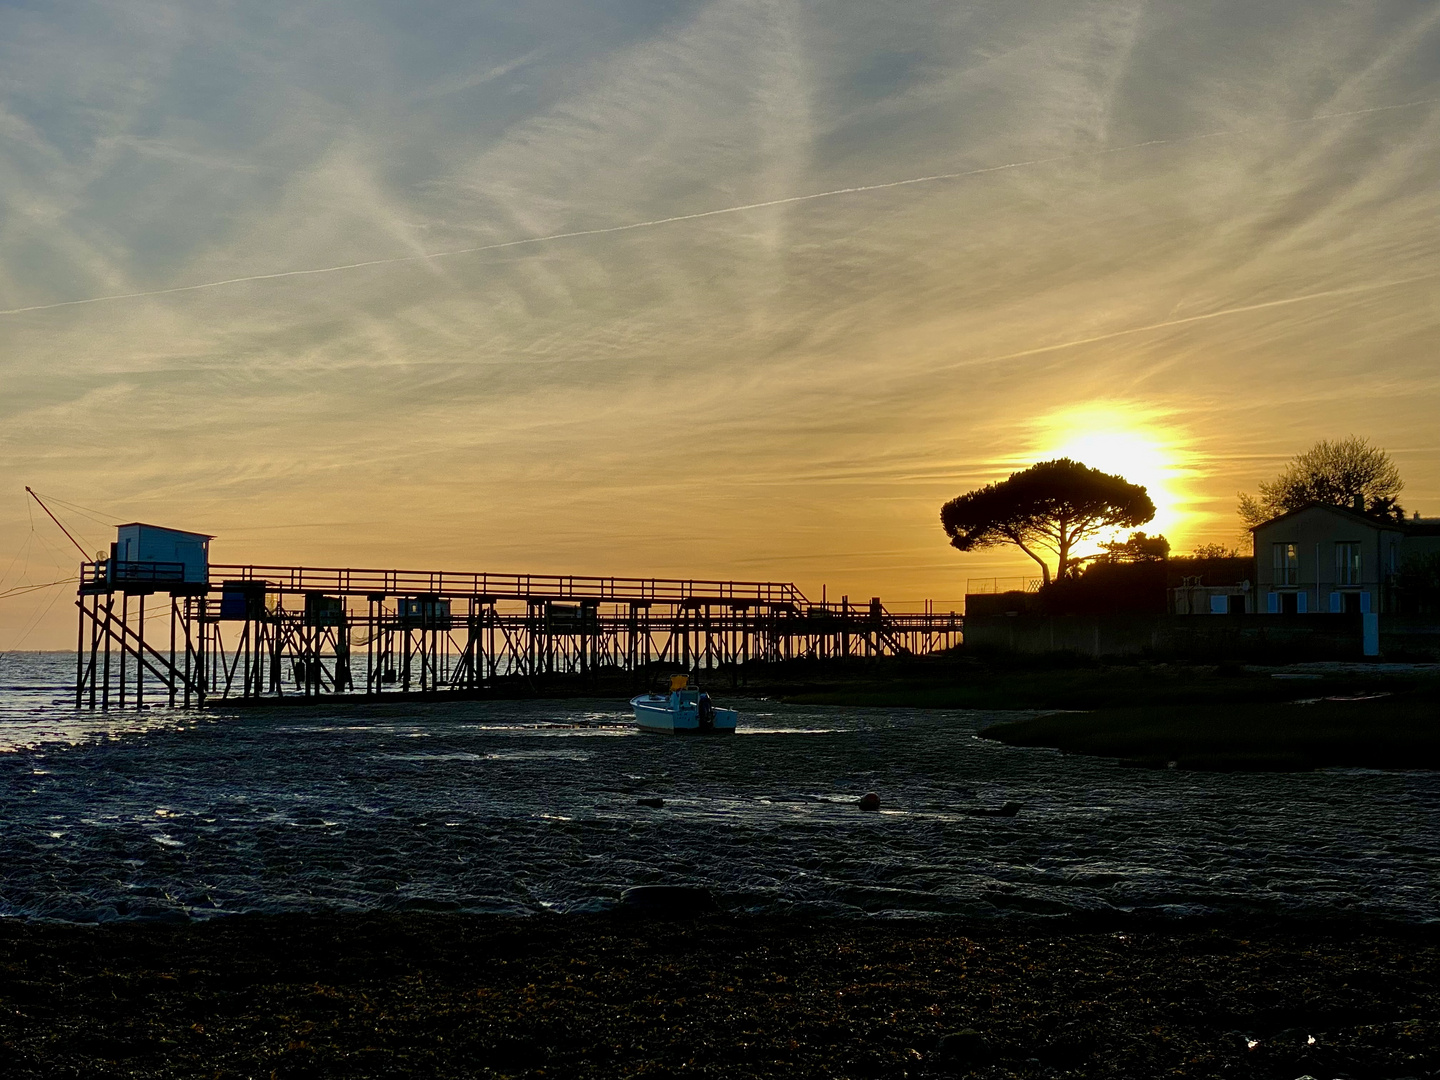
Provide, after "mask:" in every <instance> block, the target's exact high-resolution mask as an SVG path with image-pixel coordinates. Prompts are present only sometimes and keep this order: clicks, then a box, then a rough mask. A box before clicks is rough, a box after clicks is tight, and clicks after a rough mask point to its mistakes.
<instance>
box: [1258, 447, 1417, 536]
mask: <svg viewBox="0 0 1440 1080" xmlns="http://www.w3.org/2000/svg"><path fill="white" fill-rule="evenodd" d="M1404 487H1405V481H1403V480H1401V479H1400V470H1399V469H1398V468H1396V467H1395V462H1393V461H1391V460H1390V455H1389V454H1387V453H1385V451H1384V450H1382V449H1380V447H1378V446H1375V445H1373V444H1372V443H1371V442H1370V440H1369V439H1362V438H1358V437H1356V436H1354V435H1351V436H1350V437H1349V438H1346V439H1336V440H1335V441H1334V442H1331V441H1330V440H1328V439H1322V440H1320V442H1318V443H1316V444H1315V445H1314V446H1312V447H1311V448H1310V449H1309V450H1307V451H1305V453H1303V454H1297V455H1296V456H1295V457H1293V458H1291V460H1290V463H1289V464H1287V465H1286V466H1285V468H1283V469H1281V470H1280V475H1279V476H1277V477H1276V478H1275V479H1274V480H1271V481H1269V482H1268V483H1261V485H1260V495H1259V497H1258V498H1257V497H1256V496H1254V495H1249V494H1246V493H1245V492H1243V491H1242V492H1241V493H1240V508H1239V513H1240V518H1241V520H1242V521H1244V522H1245V524H1246V525H1247V526H1250V527H1253V526H1256V525H1259V524H1260V523H1261V522H1263V521H1269V520H1270V519H1271V518H1274V517H1279V516H1280V515H1281V514H1288V513H1289V512H1290V511H1292V510H1299V509H1300V508H1301V507H1302V506H1309V505H1310V504H1311V503H1324V504H1326V505H1328V506H1345V507H1353V506H1355V505H1356V504H1357V500H1358V503H1359V506H1360V508H1361V509H1362V510H1363V512H1365V513H1367V514H1372V515H1374V516H1375V517H1381V518H1386V519H1389V520H1392V521H1398V520H1401V519H1402V518H1403V517H1404V516H1405V514H1404V511H1403V510H1401V508H1400V504H1399V503H1398V502H1397V501H1396V499H1397V498H1398V496H1399V495H1400V491H1401V489H1402V488H1404Z"/></svg>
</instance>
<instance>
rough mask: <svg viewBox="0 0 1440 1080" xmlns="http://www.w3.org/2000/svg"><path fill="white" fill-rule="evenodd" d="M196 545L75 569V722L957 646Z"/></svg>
mask: <svg viewBox="0 0 1440 1080" xmlns="http://www.w3.org/2000/svg"><path fill="white" fill-rule="evenodd" d="M212 539H213V537H211V536H209V535H206V534H204V533H194V532H185V531H182V530H178V529H168V528H162V527H160V526H156V525H148V524H144V523H140V522H135V523H132V524H129V525H122V526H120V527H119V529H118V531H117V537H116V542H115V543H114V544H113V545H112V546H111V550H110V555H109V557H108V558H100V559H96V560H95V561H93V562H92V561H87V562H84V563H82V564H81V569H80V587H79V597H78V599H77V606H78V607H79V629H78V633H77V640H76V672H75V705H76V706H77V707H87V706H88V707H90V708H101V709H105V708H112V707H116V708H129V707H136V708H144V707H146V706H147V705H153V704H161V705H167V706H179V707H190V706H204V705H206V704H213V703H216V702H228V703H236V702H246V701H249V702H254V701H261V700H276V699H293V698H300V699H310V700H324V699H330V700H335V699H347V700H355V699H365V700H378V699H389V698H392V697H396V696H407V695H408V696H411V697H415V696H423V697H427V698H429V697H447V696H469V697H473V696H482V695H484V694H486V693H488V692H493V691H495V690H496V689H497V688H498V687H501V686H502V685H508V686H510V687H516V686H520V687H528V689H529V691H530V692H534V693H543V692H544V690H545V688H546V687H547V685H553V684H554V683H555V682H556V678H557V677H559V676H586V675H597V674H599V673H602V672H619V673H630V674H634V675H636V676H637V677H638V676H640V675H643V674H644V673H645V672H646V671H647V670H649V669H651V668H653V667H655V666H657V665H660V666H665V667H667V668H668V669H670V670H674V669H675V668H677V667H678V668H680V669H682V670H687V671H696V670H699V671H709V672H727V671H728V673H729V675H730V677H731V679H732V680H734V681H735V682H736V683H738V682H739V681H741V680H743V677H744V673H745V670H746V665H748V664H752V663H755V662H766V661H777V660H790V659H796V658H801V657H809V658H815V659H839V658H850V657H855V658H860V657H876V656H894V655H903V654H924V653H929V652H935V651H938V650H942V649H947V648H950V647H951V646H953V645H956V644H958V643H959V641H960V635H961V628H962V627H961V618H960V617H959V616H958V615H956V614H955V613H953V612H950V613H937V612H933V611H931V610H929V605H927V608H926V611H925V612H924V613H922V614H908V613H904V614H902V613H892V612H890V611H887V610H886V609H885V607H884V606H883V605H882V604H881V603H880V600H879V599H878V598H873V599H871V600H870V601H869V603H868V604H864V605H854V604H851V603H850V601H849V598H848V597H846V598H842V599H841V601H840V602H839V603H838V604H835V603H830V602H828V601H822V602H821V603H819V604H814V603H811V602H810V601H809V600H807V599H806V597H805V596H804V594H802V593H801V592H800V590H799V589H797V588H796V587H795V586H794V585H793V584H788V583H779V582H766V581H706V580H680V579H667V578H624V577H593V576H581V575H548V574H491V573H454V572H449V571H422V570H367V569H349V568H343V569H342V568H335V567H307V566H262V565H251V564H245V565H229V564H220V565H217V564H212V563H211V562H210V561H209V545H210V541H211V540H212Z"/></svg>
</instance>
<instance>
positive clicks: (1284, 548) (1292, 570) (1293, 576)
mask: <svg viewBox="0 0 1440 1080" xmlns="http://www.w3.org/2000/svg"><path fill="white" fill-rule="evenodd" d="M1273 547H1274V549H1275V584H1276V585H1298V584H1300V547H1299V545H1297V544H1275V545H1273Z"/></svg>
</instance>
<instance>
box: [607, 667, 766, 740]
mask: <svg viewBox="0 0 1440 1080" xmlns="http://www.w3.org/2000/svg"><path fill="white" fill-rule="evenodd" d="M689 684H690V679H689V677H688V676H685V675H675V676H673V677H672V678H671V679H670V693H668V694H642V695H641V696H640V697H635V698H631V699H630V706H631V708H633V709H634V710H635V723H636V724H638V725H639V727H640V730H641V731H658V732H660V733H662V734H665V735H730V734H733V733H734V731H735V723H736V721H737V720H738V719H739V716H738V714H737V713H736V712H735V710H734V709H717V708H716V707H715V703H714V702H713V701H711V700H710V695H709V694H707V693H704V692H703V691H700V690H692V689H690V687H689Z"/></svg>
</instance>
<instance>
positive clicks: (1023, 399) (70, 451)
mask: <svg viewBox="0 0 1440 1080" xmlns="http://www.w3.org/2000/svg"><path fill="white" fill-rule="evenodd" d="M1437 36H1440V18H1437V13H1436V12H1435V10H1434V6H1433V5H1431V4H1426V3H1423V2H1420V0H1383V2H1381V3H1378V4H1374V5H1362V6H1356V5H1350V4H1345V3H1342V2H1340V0H1319V2H1306V3H1300V2H1299V0H1296V2H1293V3H1276V4H1267V5H1260V6H1256V5H1253V4H1246V3H1241V2H1240V0H1219V2H1217V3H1215V4H1211V5H1205V6H1204V7H1197V6H1196V5H1193V4H1185V3H1181V2H1180V0H1150V2H1149V3H1139V2H1133V3H1132V2H1121V3H1113V2H1104V3H1101V2H1095V3H1078V4H1068V3H1067V4H1058V3H1041V4H1034V5H1015V4H1008V3H1003V2H1001V0H981V2H978V3H973V4H966V5H930V4H923V3H901V4H898V5H889V6H887V7H885V8H884V9H877V8H875V7H874V6H873V5H862V4H857V3H848V2H847V3H827V4H824V5H821V4H818V3H806V2H802V0H785V2H779V0H777V2H762V0H703V2H692V3H687V4H677V5H664V6H663V10H662V7H657V6H653V5H628V4H615V5H599V6H581V5H572V4H565V3H560V2H559V0H545V2H537V0H524V2H521V3H518V4H516V3H512V4H507V5H497V4H480V5H458V4H447V3H439V2H437V3H426V4H422V5H418V6H416V7H414V8H413V9H409V10H407V13H406V16H405V17H404V18H403V19H402V18H400V17H398V16H397V15H396V13H395V11H394V10H392V9H388V8H385V7H383V6H379V5H366V4H361V5H347V6H343V7H339V8H337V7H335V6H332V5H309V4H301V5H284V6H281V5H274V6H266V5H252V6H249V7H246V8H221V9H207V10H206V11H205V12H203V13H202V12H200V11H198V10H197V9H194V8H192V7H188V6H185V5H179V4H175V3H170V2H165V0H147V2H145V3H140V4H135V5H126V6H124V7H123V8H115V7H113V6H112V7H108V8H107V7H104V6H102V5H93V4H80V5H72V6H68V7H67V6H60V7H56V6H50V7H41V8H35V9H32V10H29V11H21V10H19V9H16V8H14V7H11V8H7V9H3V10H0V309H4V311H6V312H7V313H8V314H6V315H4V317H0V416H3V418H4V424H3V428H0V472H3V474H4V475H9V476H14V477H19V478H21V480H20V482H22V483H24V482H29V483H32V484H33V485H34V486H36V487H37V488H39V489H40V490H42V491H54V492H56V493H57V494H59V495H60V496H61V497H62V498H66V499H69V500H71V501H73V502H76V503H79V504H84V505H89V506H102V507H107V508H114V509H115V511H116V513H117V516H123V517H150V518H157V519H160V520H166V521H174V522H176V523H177V524H180V525H182V526H183V525H186V524H189V525H193V526H195V527H200V528H205V529H207V530H210V531H215V532H217V533H219V534H220V539H219V540H217V550H218V551H220V552H222V553H224V557H226V558H255V559H267V560H281V561H288V560H295V561H306V560H308V561H314V562H324V563H332V564H333V563H335V562H338V561H351V562H355V563H357V564H358V563H366V564H371V565H374V564H376V563H383V562H395V563H397V564H399V563H404V564H409V565H422V564H426V563H433V564H436V565H446V566H451V567H467V566H473V567H475V568H477V569H483V568H487V567H495V568H501V569H522V570H523V569H534V570H537V571H542V570H555V571H572V572H583V571H587V570H588V571H593V572H601V573H656V574H661V573H682V574H703V575H712V576H713V575H723V574H727V573H734V574H737V575H743V576H745V577H755V576H767V575H773V576H777V577H782V578H786V579H788V578H790V577H791V576H796V577H799V578H800V579H801V581H800V583H801V584H802V586H805V587H807V588H817V591H818V585H819V584H820V583H821V582H825V583H827V584H828V585H830V586H831V588H832V591H836V590H838V591H841V592H848V593H850V594H851V595H855V596H861V595H863V596H866V597H868V596H870V595H873V594H875V593H879V594H881V595H882V596H908V597H919V596H924V595H932V596H947V595H948V596H955V595H959V594H961V593H963V590H964V587H965V578H966V577H967V575H971V574H977V575H978V574H979V573H981V572H982V564H980V563H979V562H976V561H966V560H965V559H964V558H962V557H960V556H958V555H955V554H953V553H952V552H951V551H950V550H949V549H948V548H946V547H945V546H944V538H943V535H941V534H940V532H939V529H938V527H937V525H936V523H935V514H936V508H937V507H938V505H939V503H940V502H941V501H943V500H944V499H945V498H948V497H950V496H952V495H954V494H957V493H958V492H959V491H961V490H964V489H965V488H967V487H970V486H974V485H975V484H978V483H983V482H985V481H987V480H990V479H994V478H995V477H996V475H1003V473H1004V472H1006V471H1008V470H1009V469H1011V468H1013V467H1014V465H1015V463H1016V462H1017V460H1019V459H1020V458H1023V456H1024V454H1025V453H1026V452H1027V447H1028V445H1029V443H1028V442H1027V439H1028V438H1029V434H1030V433H1031V431H1032V425H1033V421H1034V419H1035V418H1036V417H1042V416H1046V415H1052V414H1057V413H1059V412H1061V411H1063V410H1064V409H1067V408H1071V407H1074V406H1076V405H1083V404H1084V403H1086V402H1087V401H1088V402H1101V401H1115V400H1123V401H1127V402H1132V403H1137V404H1138V405H1144V406H1146V407H1148V408H1152V409H1154V410H1156V414H1157V415H1166V416H1173V417H1176V418H1177V419H1176V421H1175V422H1176V423H1177V424H1180V425H1183V426H1184V428H1185V430H1186V432H1187V433H1188V434H1189V436H1190V437H1191V438H1190V442H1189V443H1188V444H1187V445H1188V446H1189V447H1190V449H1189V451H1188V452H1189V453H1190V454H1192V455H1193V460H1192V461H1191V463H1190V467H1192V468H1193V469H1194V470H1195V471H1196V472H1197V473H1198V474H1199V475H1198V476H1196V478H1195V479H1194V481H1193V488H1194V490H1193V492H1192V494H1193V497H1194V500H1195V502H1194V507H1195V508H1196V510H1197V511H1198V516H1197V517H1195V519H1194V522H1193V526H1187V527H1193V530H1194V535H1193V536H1189V535H1187V536H1176V537H1172V538H1171V539H1172V540H1173V541H1175V542H1176V544H1177V546H1179V547H1182V548H1183V547H1186V546H1189V545H1190V544H1191V543H1192V542H1198V541H1200V540H1205V539H1229V538H1230V534H1231V532H1232V531H1233V529H1232V526H1231V522H1230V521H1229V520H1228V513H1229V512H1228V507H1227V500H1229V499H1231V498H1233V493H1234V491H1235V490H1236V489H1237V488H1240V487H1247V486H1251V485H1253V483H1254V481H1255V480H1256V479H1257V478H1259V477H1262V476H1264V475H1265V474H1266V473H1267V471H1268V470H1273V467H1274V464H1275V463H1276V462H1277V461H1282V460H1284V459H1285V458H1286V457H1288V456H1289V455H1290V454H1293V453H1294V452H1295V451H1296V450H1297V449H1303V447H1304V446H1306V445H1309V443H1310V442H1313V440H1314V439H1315V438H1318V437H1321V436H1330V435H1334V434H1336V433H1341V434H1343V433H1348V432H1350V431H1352V430H1353V431H1356V432H1357V433H1361V434H1371V435H1372V436H1374V437H1376V438H1377V439H1378V440H1379V441H1381V442H1382V444H1389V443H1393V445H1395V446H1397V447H1401V446H1403V447H1407V448H1424V447H1426V446H1430V445H1431V443H1432V442H1433V439H1432V438H1431V437H1430V429H1431V427H1433V415H1434V412H1435V406H1436V404H1437V399H1440V372H1437V369H1436V365H1435V359H1434V356H1433V342H1434V340H1435V339H1436V332H1437V330H1440V327H1437V325H1436V324H1437V318H1440V308H1437V307H1436V304H1435V299H1436V296H1437V292H1436V285H1435V280H1434V278H1433V275H1434V274H1435V273H1436V267H1437V266H1440V239H1437V236H1436V233H1435V231H1434V229H1433V222H1434V220H1435V219H1436V216H1437V211H1440V191H1437V189H1436V188H1435V185H1434V182H1433V178H1434V176H1435V175H1436V173H1437V171H1440V150H1437V147H1440V139H1437V135H1440V131H1437V124H1440V109H1437V107H1436V99H1437V98H1440V69H1437V67H1436V63H1435V59H1434V58H1435V56H1436V55H1437V53H1436V49H1435V46H1436V44H1437ZM447 253H454V254H447ZM340 268H343V269H340ZM1401 282H1408V284H1403V285H1402V284H1397V283H1401ZM219 283H224V284H219ZM105 294H133V295H129V297H128V298H127V299H125V300H123V301H118V302H116V301H112V302H106V303H81V304H70V305H68V306H50V305H56V304H63V303H65V302H66V301H73V300H83V299H86V298H95V297H99V296H101V295H105ZM22 308H29V309H34V310H26V311H18V310H17V309H22ZM1407 453H1408V451H1407ZM1403 464H1404V468H1405V470H1406V477H1407V481H1408V486H1407V498H1408V501H1407V505H1410V504H1411V503H1413V504H1414V505H1415V506H1416V507H1417V508H1420V509H1427V504H1428V503H1432V502H1433V503H1435V504H1436V505H1437V507H1440V463H1437V461H1436V459H1435V456H1434V453H1433V451H1432V452H1430V453H1429V454H1428V455H1427V454H1426V453H1425V452H1418V453H1413V454H1408V456H1407V457H1406V458H1405V460H1404V463H1403ZM18 505H19V504H16V505H14V506H12V505H11V504H10V503H9V502H7V500H6V498H4V497H3V493H0V558H4V559H5V560H6V561H8V559H9V558H10V557H11V556H13V554H14V552H15V551H17V550H18V549H19V547H20V545H22V544H23V543H24V542H25V539H26V537H27V536H28V535H29V533H28V529H29V524H28V519H27V518H26V517H25V516H24V514H23V511H21V510H20V509H18ZM326 522H334V523H349V524H336V525H333V526H326V525H324V524H323V523H326ZM867 552H869V553H870V554H869V555H867V554H865V553H867ZM997 560H998V561H997ZM1015 565H1016V566H1017V568H1018V569H1017V570H1016V572H1018V573H1023V572H1024V570H1025V568H1024V567H1023V566H1021V565H1020V564H1018V563H1017V564H1015ZM1004 571H1005V563H1004V560H1003V558H1001V557H1000V556H998V555H996V554H995V553H992V554H991V556H988V557H987V562H986V563H984V564H983V572H984V573H985V574H997V573H1002V574H1003V573H1004ZM61 606H62V605H57V609H58V608H59V607H61ZM7 619H10V616H9V615H7V614H5V612H4V610H3V609H0V631H3V630H4V627H5V626H7V625H9V624H8V623H7V622H6V620H7ZM46 625H47V626H50V624H49V623H47V624H46ZM44 632H45V633H51V634H52V635H53V640H54V641H55V642H57V643H58V644H61V645H62V646H63V644H64V642H65V640H66V639H67V638H68V633H69V630H68V629H63V628H54V627H52V628H51V629H50V630H46V631H44ZM0 644H3V637H0Z"/></svg>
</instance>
